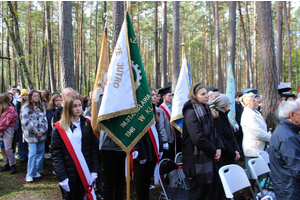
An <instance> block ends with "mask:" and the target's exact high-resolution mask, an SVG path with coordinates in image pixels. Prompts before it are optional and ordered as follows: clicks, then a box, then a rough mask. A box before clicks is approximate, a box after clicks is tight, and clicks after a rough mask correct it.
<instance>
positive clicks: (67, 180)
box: [58, 178, 70, 192]
mask: <svg viewBox="0 0 300 200" xmlns="http://www.w3.org/2000/svg"><path fill="white" fill-rule="evenodd" d="M58 184H59V185H60V186H61V187H62V188H63V189H64V190H65V191H66V192H70V187H69V179H68V178H66V179H65V180H63V181H62V182H58Z"/></svg>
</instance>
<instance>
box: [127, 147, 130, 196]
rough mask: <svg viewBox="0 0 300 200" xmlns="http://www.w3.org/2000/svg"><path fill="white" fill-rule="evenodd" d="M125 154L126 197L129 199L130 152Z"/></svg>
mask: <svg viewBox="0 0 300 200" xmlns="http://www.w3.org/2000/svg"><path fill="white" fill-rule="evenodd" d="M126 154H127V158H126V159H127V177H126V199H127V200H130V152H128V153H126Z"/></svg>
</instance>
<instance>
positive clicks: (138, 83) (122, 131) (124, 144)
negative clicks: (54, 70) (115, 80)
mask: <svg viewBox="0 0 300 200" xmlns="http://www.w3.org/2000/svg"><path fill="white" fill-rule="evenodd" d="M124 23H126V24H125V25H127V30H126V33H127V38H128V40H127V50H128V54H129V57H130V60H131V63H130V65H131V70H132V74H133V78H134V87H135V88H134V90H135V96H136V100H137V104H138V105H137V106H138V111H137V112H135V113H132V114H128V115H122V116H117V117H114V118H110V119H108V120H103V121H100V120H99V116H98V122H99V126H100V128H101V129H103V130H104V132H105V133H106V134H107V135H108V136H109V137H110V138H111V139H112V140H113V141H114V142H116V144H118V145H119V146H120V147H121V148H122V149H123V150H124V151H125V152H129V151H130V149H131V148H132V147H133V146H134V145H135V144H136V143H137V142H138V141H139V140H140V138H141V137H143V135H144V134H145V133H146V132H147V131H148V129H149V128H150V126H151V125H152V124H153V123H154V112H153V108H152V104H151V95H150V90H149V86H148V81H147V78H146V73H145V70H144V66H143V63H142V59H141V55H140V51H139V47H138V41H137V37H136V35H135V33H134V29H133V26H132V23H131V19H130V16H129V14H128V12H126V13H125V20H124ZM120 104H122V102H120ZM101 106H113V105H101Z"/></svg>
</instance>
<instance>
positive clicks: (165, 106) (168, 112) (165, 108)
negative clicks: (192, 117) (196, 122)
mask: <svg viewBox="0 0 300 200" xmlns="http://www.w3.org/2000/svg"><path fill="white" fill-rule="evenodd" d="M159 107H160V108H161V109H163V111H164V112H165V113H166V116H167V118H168V119H169V121H171V111H170V109H169V107H168V106H167V105H166V104H164V103H163V104H161V105H160V106H159ZM172 126H173V125H172ZM173 128H174V127H173ZM174 134H175V152H176V149H177V148H176V146H177V135H176V129H175V128H174ZM176 153H177V152H176Z"/></svg>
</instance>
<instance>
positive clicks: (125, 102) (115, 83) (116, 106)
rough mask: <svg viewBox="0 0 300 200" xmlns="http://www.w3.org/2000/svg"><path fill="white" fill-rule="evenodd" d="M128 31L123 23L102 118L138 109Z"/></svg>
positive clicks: (108, 77)
mask: <svg viewBox="0 0 300 200" xmlns="http://www.w3.org/2000/svg"><path fill="white" fill-rule="evenodd" d="M126 32H127V27H126V23H123V26H122V29H121V31H120V35H119V38H118V42H117V44H116V47H115V49H114V52H113V55H112V59H111V62H110V64H109V68H108V72H107V83H106V86H105V90H104V94H103V99H102V103H101V107H100V110H99V113H98V117H100V118H101V120H106V119H110V118H112V117H117V116H120V115H126V114H130V113H134V112H137V109H138V108H137V102H136V97H135V85H134V80H133V74H132V69H131V61H130V55H129V52H128V49H127V41H126V40H127V39H128V37H127V34H126ZM102 105H105V106H102ZM98 119H99V118H98Z"/></svg>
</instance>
